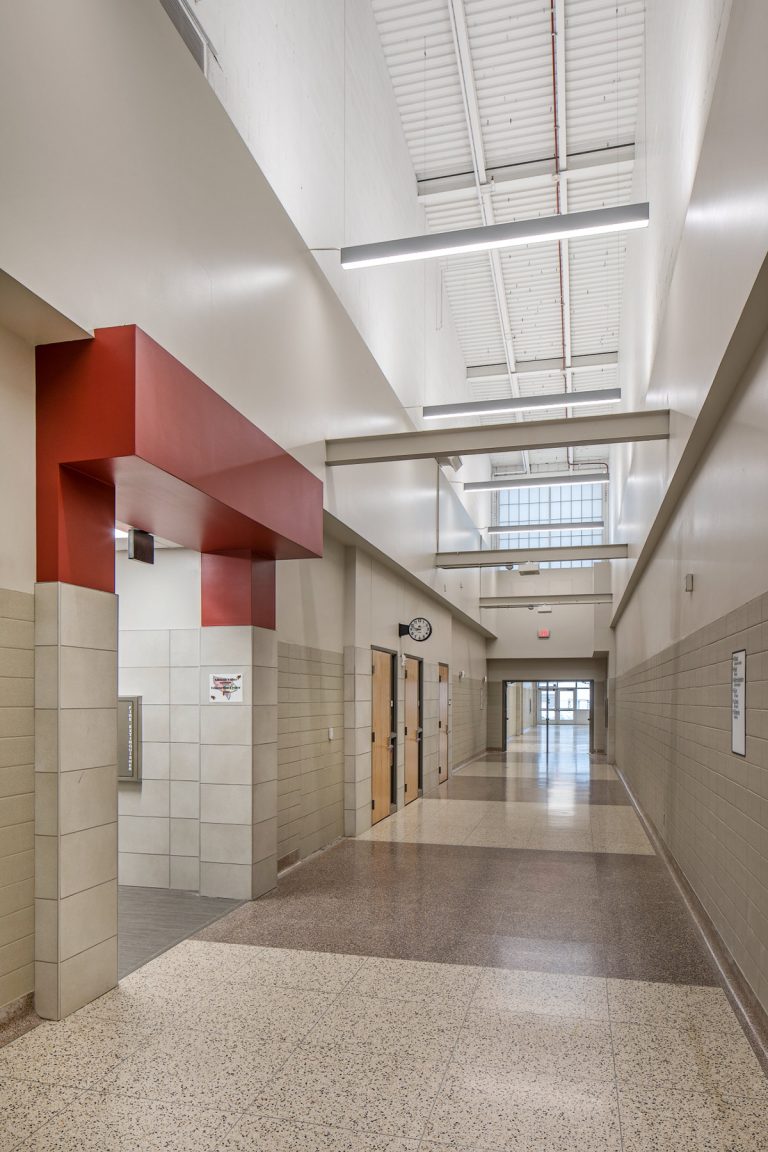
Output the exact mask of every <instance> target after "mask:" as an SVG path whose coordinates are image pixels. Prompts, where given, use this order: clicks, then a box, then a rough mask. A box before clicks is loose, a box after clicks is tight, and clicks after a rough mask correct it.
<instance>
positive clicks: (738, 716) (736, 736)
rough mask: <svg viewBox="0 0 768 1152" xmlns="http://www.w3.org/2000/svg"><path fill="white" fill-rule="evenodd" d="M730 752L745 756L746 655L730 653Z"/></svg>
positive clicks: (742, 652) (743, 650)
mask: <svg viewBox="0 0 768 1152" xmlns="http://www.w3.org/2000/svg"><path fill="white" fill-rule="evenodd" d="M731 752H735V753H736V755H737V756H746V754H747V653H746V650H745V649H744V648H740V649H739V650H738V652H732V653H731Z"/></svg>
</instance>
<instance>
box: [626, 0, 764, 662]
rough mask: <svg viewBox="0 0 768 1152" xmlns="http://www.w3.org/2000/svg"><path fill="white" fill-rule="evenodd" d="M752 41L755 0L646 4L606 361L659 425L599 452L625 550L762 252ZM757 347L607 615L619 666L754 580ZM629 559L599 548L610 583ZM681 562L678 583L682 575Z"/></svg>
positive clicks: (759, 480)
mask: <svg viewBox="0 0 768 1152" xmlns="http://www.w3.org/2000/svg"><path fill="white" fill-rule="evenodd" d="M729 11H730V18H729V19H728V14H729ZM726 21H727V23H726ZM767 41H768V7H766V5H765V4H763V3H760V2H758V0H740V2H739V3H738V4H734V5H732V7H731V6H730V5H729V4H727V3H715V2H714V0H712V3H707V4H700V3H690V2H686V3H685V4H683V3H681V4H679V5H667V4H664V3H660V2H658V0H654V2H653V3H652V4H650V6H649V11H648V41H647V53H648V61H647V76H648V79H647V90H648V92H647V127H646V135H647V138H648V158H647V170H648V186H649V193H650V198H651V214H652V219H653V220H654V223H652V226H651V228H650V229H649V231H648V235H647V238H645V237H644V238H643V239H640V237H639V236H635V237H633V238H632V240H631V253H630V256H629V259H628V263H627V271H626V299H625V314H624V322H623V329H622V353H621V356H620V363H622V365H623V367H622V372H623V377H622V385H623V386H624V387H625V388H626V389H627V395H628V397H629V398H630V400H631V401H633V402H634V403H635V404H638V405H639V404H641V403H642V400H643V396H644V394H645V390H646V388H647V399H648V402H649V403H650V404H652V405H655V406H661V405H664V406H669V407H670V408H671V409H672V411H673V437H672V439H671V440H670V442H669V444H668V445H664V444H646V445H636V446H635V447H634V449H620V450H619V449H617V450H616V451H615V453H614V457H615V459H614V478H615V479H616V480H617V481H618V488H619V492H620V504H619V503H618V502H617V503H615V504H614V506H613V508H612V519H613V521H614V524H615V527H614V535H615V537H616V538H618V539H623V540H627V541H628V542H629V543H630V546H631V554H634V555H636V554H637V551H638V550H639V548H640V546H641V544H642V542H643V540H644V538H645V535H646V532H647V529H648V527H649V525H650V523H651V522H652V519H653V516H654V515H655V512H656V510H657V508H658V505H659V502H660V500H661V498H662V496H663V494H664V492H665V490H666V487H667V484H668V482H669V479H670V477H671V475H672V472H673V469H674V467H675V465H676V463H677V461H678V459H679V457H680V453H681V452H682V450H683V447H684V446H685V443H686V442H687V438H688V435H689V434H690V430H691V427H692V425H693V422H694V420H695V418H696V416H697V415H698V413H699V411H700V408H701V404H702V403H703V401H704V399H705V397H706V395H707V392H708V389H709V387H710V385H711V383H712V380H713V378H714V375H715V372H716V370H717V367H718V365H719V363H720V360H721V359H722V356H723V353H724V351H725V348H726V347H727V344H728V342H729V340H730V338H731V335H732V333H733V330H734V328H735V326H736V323H737V321H738V318H739V315H740V313H741V310H742V308H743V305H744V303H745V301H746V299H747V297H748V295H749V292H750V290H751V288H752V285H753V283H754V280H755V277H756V275H757V272H758V270H759V268H760V266H761V264H762V262H763V260H764V259H765V256H766V253H767V252H768V216H767V215H766V213H765V211H764V205H765V203H766V202H768V140H766V135H765V126H764V115H765V108H766V107H768V73H767V72H766V69H765V67H764V63H763V59H762V57H763V50H764V45H765V43H766V42H767ZM682 42H685V43H686V51H685V53H683V54H680V53H679V52H677V51H675V50H674V44H675V43H677V44H680V43H682ZM718 64H719V69H718ZM707 114H708V118H707ZM656 201H657V202H658V204H659V208H658V209H657V210H656V211H654V202H656ZM765 355H766V353H765V349H763V350H762V351H761V353H760V354H759V355H758V356H756V357H755V361H754V363H753V365H752V367H751V370H750V372H749V373H748V380H747V381H745V383H744V386H743V389H742V392H741V394H740V396H739V397H738V398H737V399H736V400H735V402H734V404H733V406H732V408H731V410H730V411H729V413H728V415H727V417H726V418H725V419H724V420H723V422H722V425H721V428H720V429H719V432H718V439H717V441H716V443H715V444H714V445H713V446H712V447H711V448H710V451H709V453H708V454H707V456H706V458H705V459H704V460H703V461H702V463H701V465H700V467H699V471H698V473H697V474H696V476H695V477H694V480H693V481H692V483H691V485H690V487H689V490H688V492H687V494H686V495H685V497H684V498H683V500H682V501H681V503H680V505H679V507H678V510H677V513H676V515H675V517H674V519H673V522H672V523H671V525H670V527H669V529H668V531H667V534H666V537H665V538H664V540H663V541H662V543H661V545H660V547H659V548H658V549H657V552H656V555H655V558H654V559H653V560H652V562H651V564H650V566H649V568H648V569H647V570H646V572H645V574H644V576H643V578H642V580H641V581H640V583H639V585H638V588H637V589H636V591H635V593H634V596H633V598H632V600H631V601H630V603H629V607H628V608H627V611H626V613H625V614H624V616H623V617H622V619H621V621H620V623H619V626H618V628H617V630H616V669H617V671H618V672H619V674H620V673H621V671H624V670H627V669H629V668H631V667H633V666H634V665H636V664H638V663H640V662H641V661H643V660H645V659H647V658H648V656H650V655H653V654H654V653H656V652H658V651H659V650H660V649H662V648H664V647H666V646H667V645H669V644H671V643H673V642H674V641H675V640H677V639H679V638H680V637H682V636H685V635H687V634H688V633H690V632H692V631H694V630H695V629H697V628H699V627H701V626H702V625H704V624H706V623H708V622H709V621H711V620H714V619H717V618H719V617H720V616H722V615H723V614H725V613H726V612H728V611H729V610H731V609H733V608H736V607H738V606H740V605H741V604H743V603H745V602H746V601H748V600H750V599H751V598H753V597H754V596H756V595H758V594H760V593H762V592H763V591H765V587H766V580H765V570H766V569H765V559H766V533H765V530H764V526H765V510H764V507H763V504H764V501H763V499H762V496H761V492H762V491H764V485H765V478H766V477H765V450H764V443H765V441H764V432H765V427H766V421H767V420H768V405H767V404H766V380H765V375H766V368H765ZM625 475H626V477H627V479H626V484H624V486H623V491H621V485H622V482H623V478H624V476H625ZM612 488H614V491H615V492H616V488H615V486H614V485H612ZM633 563H634V561H633V560H629V561H621V562H614V564H613V572H614V594H615V597H616V598H618V597H617V594H620V592H621V590H622V589H623V588H624V586H625V584H626V580H627V579H628V577H629V573H630V572H631V569H632V565H633ZM688 572H692V573H693V574H694V578H695V591H694V593H693V594H692V595H687V594H686V593H684V591H683V579H684V576H685V574H686V573H688Z"/></svg>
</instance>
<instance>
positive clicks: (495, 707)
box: [485, 680, 504, 748]
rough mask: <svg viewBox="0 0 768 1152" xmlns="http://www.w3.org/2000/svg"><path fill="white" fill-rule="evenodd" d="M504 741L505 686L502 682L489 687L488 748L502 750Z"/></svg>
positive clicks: (487, 710)
mask: <svg viewBox="0 0 768 1152" xmlns="http://www.w3.org/2000/svg"><path fill="white" fill-rule="evenodd" d="M503 741H504V684H503V683H502V682H501V681H500V680H492V681H489V683H488V685H487V708H486V741H485V743H486V747H487V748H501V747H503Z"/></svg>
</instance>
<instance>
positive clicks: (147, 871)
mask: <svg viewBox="0 0 768 1152" xmlns="http://www.w3.org/2000/svg"><path fill="white" fill-rule="evenodd" d="M119 665H120V667H119V673H118V682H119V688H120V695H121V696H141V697H142V779H141V783H122V784H120V786H119V797H118V812H119V846H120V856H119V864H120V868H119V875H120V882H121V883H122V884H134V885H137V886H139V887H149V888H181V889H188V890H190V891H193V892H197V891H198V890H199V885H200V868H199V860H200V783H199V782H200V692H201V675H200V629H199V628H185V629H140V630H135V631H121V632H120V645H119Z"/></svg>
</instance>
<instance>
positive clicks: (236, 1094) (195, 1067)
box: [99, 1032, 292, 1112]
mask: <svg viewBox="0 0 768 1152" xmlns="http://www.w3.org/2000/svg"><path fill="white" fill-rule="evenodd" d="M291 1048H292V1045H289V1044H285V1043H281V1042H279V1041H276V1040H270V1039H268V1038H266V1037H264V1036H258V1037H257V1036H233V1035H220V1034H216V1035H214V1034H211V1033H207V1034H206V1033H203V1032H194V1033H192V1032H186V1033H179V1034H177V1035H174V1034H172V1033H165V1034H164V1035H163V1036H162V1037H160V1038H159V1039H157V1040H155V1041H152V1042H148V1043H146V1044H145V1045H144V1046H143V1047H142V1048H141V1049H140V1050H139V1051H138V1052H134V1053H133V1055H131V1056H129V1057H128V1058H127V1059H126V1060H124V1061H123V1062H122V1063H121V1064H119V1065H118V1066H117V1067H116V1068H115V1069H113V1071H112V1072H110V1073H109V1074H108V1075H107V1076H105V1077H104V1078H103V1080H102V1081H101V1083H100V1084H99V1088H100V1089H103V1090H104V1091H107V1092H111V1093H118V1094H122V1095H124V1096H126V1097H131V1098H132V1099H147V1100H167V1101H170V1102H176V1103H183V1104H191V1105H198V1106H200V1107H203V1108H216V1109H220V1110H222V1111H227V1112H244V1111H245V1109H246V1108H247V1106H248V1104H249V1103H250V1101H251V1100H252V1099H253V1097H254V1095H255V1094H256V1092H257V1091H258V1087H259V1085H260V1084H262V1083H264V1082H265V1081H267V1080H270V1079H272V1077H274V1076H275V1075H276V1073H277V1072H278V1070H279V1069H280V1067H281V1066H282V1065H283V1064H284V1063H285V1061H286V1059H287V1057H288V1055H289V1053H290V1051H291Z"/></svg>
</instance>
